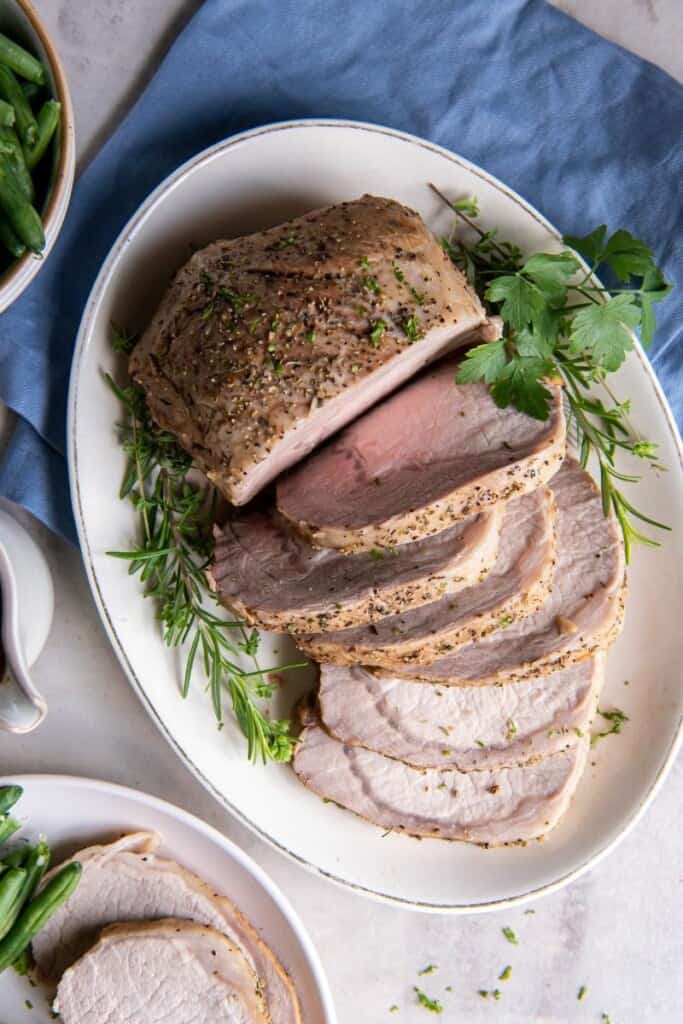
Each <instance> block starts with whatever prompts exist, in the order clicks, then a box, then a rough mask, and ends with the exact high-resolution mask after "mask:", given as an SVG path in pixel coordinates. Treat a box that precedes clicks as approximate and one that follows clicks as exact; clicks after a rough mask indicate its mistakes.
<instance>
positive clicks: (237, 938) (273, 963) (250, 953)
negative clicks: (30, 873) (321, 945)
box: [33, 832, 301, 1024]
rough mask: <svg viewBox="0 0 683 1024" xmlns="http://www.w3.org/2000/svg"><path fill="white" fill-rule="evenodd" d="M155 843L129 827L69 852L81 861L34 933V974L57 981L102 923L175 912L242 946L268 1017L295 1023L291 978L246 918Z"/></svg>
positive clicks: (90, 942)
mask: <svg viewBox="0 0 683 1024" xmlns="http://www.w3.org/2000/svg"><path fill="white" fill-rule="evenodd" d="M159 844H160V837H159V836H158V835H156V834H155V833H151V832H136V833H133V834H131V835H128V836H123V837H122V838H121V839H119V840H118V841H117V842H115V843H111V844H109V845H105V846H91V847H88V848H87V849H85V850H81V851H79V853H77V854H75V855H74V857H73V859H74V860H78V861H80V863H81V864H82V865H83V874H82V877H81V881H80V883H79V885H78V888H77V889H76V890H75V892H74V893H73V894H72V895H71V896H70V897H69V899H68V900H67V901H66V903H64V904H63V905H62V906H61V907H60V908H59V910H57V912H56V913H55V914H54V915H53V917H51V918H50V920H49V921H48V922H47V924H46V925H45V927H44V928H43V929H42V930H41V931H40V932H39V933H38V935H36V937H35V939H34V940H33V956H34V958H35V961H36V964H37V966H38V968H39V970H40V973H41V975H42V976H43V977H44V978H46V979H47V980H50V981H52V982H56V981H58V980H59V978H60V977H61V976H62V974H63V972H64V971H65V970H66V968H67V967H69V966H70V965H71V964H72V963H74V961H75V960H77V959H78V958H79V957H81V956H83V954H84V953H85V952H86V951H87V950H88V949H89V948H90V947H91V946H92V945H93V943H94V942H95V941H96V940H97V937H98V935H99V934H100V932H101V930H102V928H104V927H105V926H106V925H109V924H115V923H116V922H119V921H143V920H155V919H157V918H163V917H176V918H182V919H184V920H189V921H194V922H196V923H197V924H202V925H208V926H210V927H211V928H214V929H216V931H219V932H222V933H223V934H224V935H225V936H226V937H227V938H228V940H229V941H230V942H231V943H232V944H233V945H235V946H237V947H239V948H240V949H241V950H242V952H243V953H244V956H245V957H246V959H247V961H248V963H249V964H250V966H251V967H252V969H253V970H254V971H255V972H256V974H257V975H258V977H259V978H260V979H261V981H262V983H263V991H264V997H265V1000H266V1003H267V1006H268V1011H269V1013H270V1016H271V1018H272V1021H273V1024H300V1021H301V1014H300V1009H299V1000H298V998H297V995H296V991H295V989H294V986H293V984H292V981H291V979H290V978H289V976H288V974H287V972H286V971H285V969H284V967H283V966H282V964H281V963H280V962H279V960H278V959H277V957H276V956H275V954H274V953H273V952H272V950H271V949H269V947H268V946H267V945H266V943H265V942H264V941H263V939H262V938H261V936H260V935H259V934H258V932H257V931H256V929H255V928H254V927H253V925H252V924H250V922H249V921H247V919H246V918H245V917H244V915H243V914H242V913H241V912H240V911H239V910H238V909H237V907H235V905H234V904H233V903H231V901H230V900H229V899H227V898H226V897H225V896H223V895H221V894H218V893H216V892H214V890H213V889H212V888H211V887H210V886H209V885H207V884H206V882H204V881H202V879H201V878H198V877H197V876H196V875H194V874H193V873H192V872H191V871H188V870H187V869H186V868H183V867H181V866H180V865H179V864H176V863H175V862H174V861H172V860H168V859H166V858H165V857H160V856H159V855H158V853H157V852H156V851H157V849H158V847H159ZM47 877H49V875H48V876H47Z"/></svg>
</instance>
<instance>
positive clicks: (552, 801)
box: [294, 716, 589, 846]
mask: <svg viewBox="0 0 683 1024" xmlns="http://www.w3.org/2000/svg"><path fill="white" fill-rule="evenodd" d="M588 747H589V739H588V737H584V738H580V737H578V736H574V737H573V738H572V737H567V745H566V748H565V749H563V750H561V751H559V752H558V753H555V754H550V755H548V757H545V758H543V759H542V760H540V761H533V762H531V763H530V764H525V765H520V766H515V767H512V768H495V769H491V770H482V771H470V772H460V771H457V770H454V769H452V768H415V767H413V766H412V765H407V764H404V763H403V762H402V761H396V760H394V759H393V758H390V757H385V756H384V755H383V754H377V753H376V752H375V751H372V750H366V749H364V748H363V747H353V746H349V745H347V744H345V743H343V742H342V741H341V740H338V739H335V738H334V737H333V736H331V735H330V734H329V733H328V732H327V731H326V730H325V729H324V728H323V726H322V724H321V723H320V720H319V719H318V718H317V716H313V717H310V718H309V719H308V722H307V724H305V726H304V729H303V731H302V734H301V737H300V739H299V743H298V744H297V747H296V751H295V754H294V771H295V772H296V774H297V775H298V777H299V779H300V780H301V782H303V783H304V785H305V786H307V787H308V788H309V789H311V790H313V791H314V792H315V793H317V794H318V796H320V797H323V798H324V799H325V800H331V801H334V802H335V803H337V804H339V805H340V806H341V807H344V808H346V809H348V810H350V811H354V813H356V814H358V815H360V816H361V817H362V818H366V819H367V820H368V821H371V822H373V823H374V824H375V825H379V826H381V827H382V828H384V829H395V830H396V831H400V832H407V833H408V834H410V835H417V836H426V837H430V838H437V839H459V840H463V841H465V842H470V843H478V844H482V845H486V846H500V845H503V844H505V843H517V842H526V841H528V840H530V839H540V838H541V837H542V836H544V835H546V834H547V833H548V832H550V831H551V830H552V829H553V828H554V827H555V825H556V824H557V823H558V821H559V820H560V818H561V817H562V815H563V814H564V813H565V811H566V810H567V808H568V806H569V803H570V801H571V798H572V796H573V795H574V792H575V790H576V787H577V784H578V782H579V779H580V778H581V774H582V772H583V769H584V766H585V764H586V756H587V752H588Z"/></svg>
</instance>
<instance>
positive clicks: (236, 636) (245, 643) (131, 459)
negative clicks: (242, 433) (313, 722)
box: [105, 329, 299, 763]
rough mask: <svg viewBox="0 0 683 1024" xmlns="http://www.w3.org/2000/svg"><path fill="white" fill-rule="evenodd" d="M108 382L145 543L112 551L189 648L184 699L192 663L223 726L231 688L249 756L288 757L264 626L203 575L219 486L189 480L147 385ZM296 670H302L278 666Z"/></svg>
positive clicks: (169, 637) (164, 625)
mask: <svg viewBox="0 0 683 1024" xmlns="http://www.w3.org/2000/svg"><path fill="white" fill-rule="evenodd" d="M112 345H113V347H114V349H115V350H116V351H119V352H128V351H130V349H131V347H132V339H130V338H129V337H128V336H127V335H126V334H125V332H122V331H120V330H118V329H116V330H113V332H112ZM105 379H106V381H107V383H108V385H109V387H110V388H111V390H112V391H113V393H114V395H115V396H116V397H117V398H118V400H119V401H120V402H121V405H122V406H123V409H124V412H125V420H124V421H123V422H122V423H121V424H120V425H119V437H120V441H121V445H122V447H123V450H124V451H125V452H126V454H127V456H128V465H127V467H126V472H125V474H124V478H123V481H122V484H121V488H120V491H119V496H120V497H121V498H122V499H127V500H130V501H131V502H132V503H133V505H134V506H135V508H136V510H137V512H138V513H139V517H140V541H139V543H138V544H136V545H135V546H134V547H133V548H131V550H128V551H109V552H108V554H109V555H111V556H112V557H114V558H120V559H123V560H125V561H127V562H128V572H129V573H130V574H131V575H138V576H139V578H140V581H141V583H142V584H143V587H144V593H145V596H146V597H149V598H151V599H152V600H153V601H154V602H155V604H156V606H157V615H158V618H159V622H160V623H161V630H162V636H163V639H164V642H165V643H166V644H167V645H168V646H169V647H184V648H186V651H187V653H186V656H185V664H184V671H183V677H182V681H181V693H182V695H183V697H186V696H187V695H188V693H189V690H190V685H191V682H192V678H193V673H194V670H195V668H196V667H197V668H201V670H202V671H203V674H204V677H205V680H206V686H207V689H208V691H209V693H210V696H211V702H212V705H213V710H214V714H215V717H216V721H217V722H218V725H219V728H222V726H223V722H224V718H223V702H224V696H225V695H226V693H227V695H228V697H229V699H230V702H231V705H232V710H233V713H234V715H235V718H236V720H237V722H238V724H239V727H240V729H241V730H242V732H243V734H244V736H245V737H246V740H247V756H248V757H249V759H250V760H251V761H252V762H253V761H257V760H261V761H263V762H264V763H265V762H267V761H289V760H290V759H291V757H292V753H293V744H294V740H293V738H292V737H291V736H290V723H289V722H288V721H286V720H275V719H270V718H267V717H266V716H265V715H264V713H263V711H262V710H261V708H260V707H259V705H258V704H257V701H258V700H259V699H262V698H268V697H270V696H272V694H273V690H274V688H273V684H272V683H270V682H269V681H268V679H267V672H268V670H264V669H262V668H260V667H259V664H258V661H257V652H258V644H259V634H258V631H257V630H252V631H248V630H246V629H245V628H244V625H243V624H242V623H241V622H239V621H235V620H229V619H226V618H225V617H224V616H223V615H222V614H220V613H219V609H220V602H219V600H218V598H217V597H216V595H215V594H214V593H213V592H212V591H211V589H210V586H209V583H208V579H207V576H206V568H207V566H208V564H209V562H210V560H211V557H212V554H213V535H212V527H213V522H214V512H215V503H216V492H215V491H214V489H213V488H212V487H210V486H209V485H205V484H200V483H195V482H194V481H192V480H191V479H190V478H189V477H188V474H189V472H190V469H191V467H192V460H191V458H190V456H189V455H188V454H187V453H186V452H184V451H183V450H182V449H181V448H180V447H179V445H178V444H177V442H176V440H175V438H174V437H173V436H172V435H171V434H169V433H168V432H166V431H164V430H161V429H160V428H159V427H157V426H156V425H155V424H154V422H153V421H152V419H151V417H150V415H149V412H148V410H147V406H146V403H145V399H144V395H143V393H142V390H141V389H140V388H139V387H137V385H135V384H133V383H129V384H126V385H123V386H122V385H119V384H117V383H116V381H114V379H113V378H112V377H111V375H110V374H105ZM245 657H248V658H250V659H252V661H253V664H254V668H253V670H250V671H247V670H246V669H245V668H244V659H245ZM293 667H299V666H298V665H297V666H293V665H289V666H284V667H279V668H278V671H280V672H281V671H284V670H285V669H287V668H293Z"/></svg>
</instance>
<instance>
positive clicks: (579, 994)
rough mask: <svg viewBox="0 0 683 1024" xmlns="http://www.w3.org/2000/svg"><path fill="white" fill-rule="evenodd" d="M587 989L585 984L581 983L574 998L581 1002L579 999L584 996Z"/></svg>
mask: <svg viewBox="0 0 683 1024" xmlns="http://www.w3.org/2000/svg"><path fill="white" fill-rule="evenodd" d="M587 991H588V989H587V988H586V986H585V985H582V986H581V988H580V989H579V991H578V993H577V996H576V998H577V999H578V1000H579V1002H581V1000H582V999H583V998H584V996H585V995H586V992H587Z"/></svg>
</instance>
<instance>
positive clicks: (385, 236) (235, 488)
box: [130, 196, 486, 505]
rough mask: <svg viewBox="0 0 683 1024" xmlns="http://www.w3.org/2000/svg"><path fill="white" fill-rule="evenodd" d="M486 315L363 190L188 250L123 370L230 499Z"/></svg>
mask: <svg viewBox="0 0 683 1024" xmlns="http://www.w3.org/2000/svg"><path fill="white" fill-rule="evenodd" d="M485 322H486V314H485V311H484V309H483V307H482V305H481V303H480V301H479V299H478V298H477V296H476V295H475V293H474V291H473V290H472V289H471V288H470V287H469V285H468V284H467V283H466V281H465V278H464V277H463V275H462V274H461V273H460V272H459V271H458V270H457V269H456V268H455V267H454V266H453V264H452V262H451V261H450V260H449V259H448V257H447V256H446V254H445V253H444V252H443V250H442V248H441V246H440V245H439V243H438V242H437V240H436V239H435V238H434V236H433V235H432V234H431V233H430V232H429V231H428V230H427V228H426V226H425V224H424V223H423V221H422V220H421V218H420V217H419V215H418V214H417V213H415V212H414V211H413V210H409V209H407V208H406V207H405V206H401V205H400V204H399V203H397V202H395V201H394V200H391V199H383V198H378V197H376V196H364V197H363V198H362V199H358V200H356V201H354V202H347V203H340V204H338V205H336V206H330V207H327V208H326V209H323V210H313V211H312V212H311V213H307V214H305V215H304V216H303V217H300V218H298V219H297V220H293V221H290V222H288V223H286V224H281V225H279V226H278V227H275V228H271V229H270V230H268V231H261V232H258V233H257V234H254V235H249V236H247V237H245V238H237V239H233V240H230V241H220V242H215V243H213V244H212V245H209V246H207V247H206V248H205V249H202V250H201V251H200V252H197V253H195V255H194V256H193V257H192V258H191V259H190V260H189V261H188V263H187V264H186V265H185V266H184V267H182V269H181V270H180V271H179V272H178V274H177V275H176V277H175V279H174V281H173V283H172V285H171V286H170V288H169V290H168V292H167V293H166V296H165V298H164V299H163V301H162V303H161V305H160V307H159V309H158V311H157V313H156V314H155V316H154V318H153V320H152V322H151V323H150V325H149V327H148V328H147V330H146V331H145V333H144V334H143V336H142V338H141V340H140V342H139V343H138V345H137V346H136V348H135V350H134V351H133V354H132V356H131V359H130V372H131V376H132V377H133V379H134V380H135V381H137V383H138V384H140V385H142V387H143V388H144V391H145V396H146V399H147V405H148V407H149V410H150V412H151V414H152V416H153V417H154V419H155V420H156V422H157V423H158V424H159V425H160V426H161V427H163V428H164V429H166V430H169V431H171V433H173V434H175V435H176V437H177V438H178V440H179V442H180V444H181V445H182V446H183V447H184V448H185V449H186V450H187V451H188V452H189V453H190V454H191V455H192V458H193V460H194V462H195V464H196V465H197V466H198V467H199V468H200V469H201V470H203V471H204V472H205V473H206V475H207V476H208V477H209V479H210V480H212V481H213V483H214V484H215V485H216V486H217V487H218V488H219V490H220V491H222V493H223V494H224V495H225V497H226V498H227V499H228V500H229V501H231V502H232V503H233V504H235V505H242V504H245V503H246V502H247V501H249V500H250V499H251V498H252V497H253V496H254V495H255V494H257V493H258V492H259V491H260V490H261V489H262V488H263V487H265V486H266V484H268V483H269V482H270V481H271V480H273V479H274V478H275V477H276V476H278V475H279V474H280V473H281V472H282V471H283V470H285V469H286V468H288V467H289V466H291V465H292V464H293V463H295V462H297V461H299V460H300V459H302V458H303V457H304V456H305V455H306V454H308V452H310V451H311V450H312V449H313V448H314V447H315V446H316V445H317V444H319V443H320V442H321V441H323V440H324V439H325V438H327V437H329V436H330V434H332V433H334V432H335V431H337V430H339V429H340V428H341V427H343V426H344V425H345V424H346V423H348V422H349V421H350V420H352V419H354V418H355V417H356V416H358V415H359V414H360V413H362V412H364V411H365V409H367V408H368V407H369V406H370V405H372V404H373V403H374V402H377V401H378V400H379V399H381V398H383V397H384V396H385V395H386V394H388V393H389V392H390V391H392V390H394V389H395V388H397V387H399V386H400V385H401V384H402V383H403V382H404V381H406V380H408V379H409V378H410V377H412V376H413V374H414V373H416V372H417V371H418V370H419V369H420V368H421V367H423V366H424V365H426V363H428V362H430V361H431V360H433V359H435V358H436V357H437V356H438V355H440V354H441V353H443V352H445V351H447V350H448V349H451V348H453V347H455V346H456V345H459V344H462V343H464V342H465V341H466V340H467V339H468V337H469V336H471V334H472V332H473V331H476V329H477V328H479V327H480V326H481V325H483V324H484V323H485Z"/></svg>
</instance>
